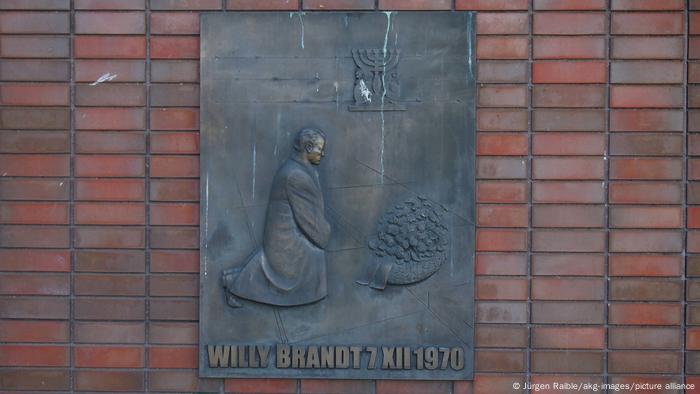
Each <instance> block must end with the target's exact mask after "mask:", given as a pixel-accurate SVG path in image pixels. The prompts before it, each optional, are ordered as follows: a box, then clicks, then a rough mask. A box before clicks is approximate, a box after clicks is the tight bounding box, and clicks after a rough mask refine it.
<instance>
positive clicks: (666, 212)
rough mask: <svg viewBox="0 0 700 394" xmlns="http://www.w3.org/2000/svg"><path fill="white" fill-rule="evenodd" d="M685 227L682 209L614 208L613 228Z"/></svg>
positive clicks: (611, 213)
mask: <svg viewBox="0 0 700 394" xmlns="http://www.w3.org/2000/svg"><path fill="white" fill-rule="evenodd" d="M681 226H683V212H682V209H681V208H680V207H612V208H610V227H612V228H678V227H681Z"/></svg>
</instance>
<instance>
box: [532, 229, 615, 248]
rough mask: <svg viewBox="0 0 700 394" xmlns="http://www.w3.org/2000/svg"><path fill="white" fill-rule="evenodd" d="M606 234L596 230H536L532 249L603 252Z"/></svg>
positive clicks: (533, 235)
mask: <svg viewBox="0 0 700 394" xmlns="http://www.w3.org/2000/svg"><path fill="white" fill-rule="evenodd" d="M605 238H606V234H605V232H603V231H598V230H536V231H534V232H533V234H532V250H533V251H538V252H603V251H604V250H605Z"/></svg>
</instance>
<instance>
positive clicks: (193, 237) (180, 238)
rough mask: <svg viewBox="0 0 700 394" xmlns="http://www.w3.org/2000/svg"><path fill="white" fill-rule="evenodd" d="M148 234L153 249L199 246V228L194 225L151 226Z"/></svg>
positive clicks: (195, 247)
mask: <svg viewBox="0 0 700 394" xmlns="http://www.w3.org/2000/svg"><path fill="white" fill-rule="evenodd" d="M150 235H151V247H152V248H154V249H197V248H199V229H198V228H196V227H194V228H193V227H153V228H151V233H150Z"/></svg>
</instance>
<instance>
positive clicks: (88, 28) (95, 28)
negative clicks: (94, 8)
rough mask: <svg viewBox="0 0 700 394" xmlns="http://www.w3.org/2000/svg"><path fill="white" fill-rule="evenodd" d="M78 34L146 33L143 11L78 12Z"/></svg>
mask: <svg viewBox="0 0 700 394" xmlns="http://www.w3.org/2000/svg"><path fill="white" fill-rule="evenodd" d="M75 33H76V34H145V33H146V18H145V15H144V13H143V12H76V13H75Z"/></svg>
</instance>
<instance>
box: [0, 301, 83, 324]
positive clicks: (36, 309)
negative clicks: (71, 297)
mask: <svg viewBox="0 0 700 394" xmlns="http://www.w3.org/2000/svg"><path fill="white" fill-rule="evenodd" d="M69 314H70V307H69V305H68V298H67V297H53V298H37V297H5V298H0V318H3V319H42V320H43V319H50V320H56V319H62V320H66V319H68V318H69Z"/></svg>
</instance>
